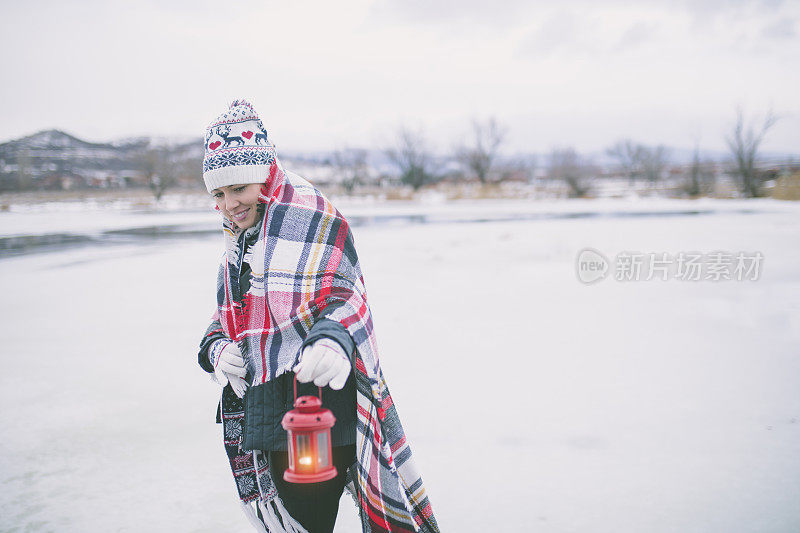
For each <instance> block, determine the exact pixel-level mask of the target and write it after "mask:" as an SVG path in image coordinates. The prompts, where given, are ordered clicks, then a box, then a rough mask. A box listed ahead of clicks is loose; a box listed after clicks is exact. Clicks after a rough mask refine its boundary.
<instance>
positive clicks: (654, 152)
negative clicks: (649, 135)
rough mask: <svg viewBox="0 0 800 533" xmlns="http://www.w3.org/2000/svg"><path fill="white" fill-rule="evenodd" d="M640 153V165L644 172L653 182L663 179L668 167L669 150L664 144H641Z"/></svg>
mask: <svg viewBox="0 0 800 533" xmlns="http://www.w3.org/2000/svg"><path fill="white" fill-rule="evenodd" d="M637 152H638V155H639V157H640V161H639V165H640V166H641V168H642V174H643V175H644V177H645V178H646V179H647V180H648V181H649V182H650V183H651V184H653V183H655V182H657V181H659V180H660V179H661V175H662V174H663V173H664V169H665V168H666V167H667V158H668V155H669V150H667V148H666V147H664V146H660V145H659V146H654V147H652V148H651V147H648V146H642V145H640V146H639V149H638V151H637Z"/></svg>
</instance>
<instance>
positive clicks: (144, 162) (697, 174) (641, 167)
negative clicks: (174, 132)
mask: <svg viewBox="0 0 800 533" xmlns="http://www.w3.org/2000/svg"><path fill="white" fill-rule="evenodd" d="M776 120H777V117H776V116H775V115H774V114H773V113H772V112H771V111H770V112H768V113H767V114H766V116H765V118H764V119H763V121H761V122H756V121H747V120H746V119H745V116H744V112H743V111H742V109H741V108H739V109H738V110H737V115H736V122H735V125H734V127H733V128H732V129H731V131H730V132H729V133H728V135H727V136H726V138H725V141H726V144H727V146H728V149H729V154H730V160H729V161H728V162H727V163H726V165H725V166H726V172H727V174H728V175H730V176H731V177H732V178H734V180H735V183H736V186H737V188H738V190H739V193H740V194H741V195H742V196H743V197H746V198H756V197H759V196H762V195H763V184H764V182H765V181H767V180H769V179H772V178H774V177H775V173H774V171H773V172H768V171H767V172H765V171H764V170H761V169H759V167H758V162H759V148H760V146H761V144H762V142H763V140H764V138H765V136H766V135H767V133H768V132H769V130H770V129H771V128H772V126H773V125H774V124H775V122H776ZM469 133H470V135H469V137H468V140H467V141H465V142H462V143H460V144H459V145H457V146H455V147H453V148H452V149H451V151H450V153H449V154H447V155H445V156H441V155H434V154H433V153H432V151H431V149H430V146H431V145H430V143H429V142H428V141H427V139H426V137H425V134H424V132H423V131H421V130H413V129H411V128H408V127H405V126H402V127H400V128H399V129H398V130H397V132H396V136H395V138H394V141H393V142H392V146H389V147H387V148H385V149H384V150H382V152H383V154H384V155H385V156H386V158H387V159H388V160H389V161H391V163H392V164H393V165H394V167H395V169H396V174H395V176H393V177H391V178H389V179H383V180H382V182H383V183H385V184H388V185H389V186H391V185H392V184H399V185H402V186H407V187H410V188H411V189H412V190H413V191H418V190H420V189H421V188H423V187H425V186H428V185H432V184H437V183H441V182H451V183H453V182H465V181H471V182H475V183H479V184H481V185H492V184H498V183H503V182H506V181H512V180H513V181H523V182H531V181H533V178H534V175H535V174H536V170H537V161H536V158H535V157H534V156H522V157H517V158H503V157H501V156H500V151H501V149H502V147H503V145H504V143H505V142H506V140H507V135H508V128H507V127H505V126H504V125H502V124H501V123H499V122H498V121H497V120H496V119H495V118H488V119H486V120H478V119H474V120H472V122H471V127H470V131H469ZM87 144H88V143H87ZM130 154H131V155H129V156H126V159H127V160H128V166H130V167H132V168H133V169H134V170H135V177H134V178H126V181H125V182H123V183H121V184H118V185H117V186H122V187H148V188H149V189H150V190H151V191H152V193H153V196H154V197H155V199H156V200H157V201H158V200H159V199H160V198H161V197H162V196H163V195H164V193H165V192H166V191H167V190H169V189H173V188H175V187H177V186H181V185H183V186H187V185H188V186H197V185H199V184H202V179H201V178H200V176H199V169H200V168H201V166H202V155H201V154H199V153H197V151H196V150H195V151H193V150H187V146H186V145H181V146H177V145H176V146H171V145H169V144H166V145H165V144H161V145H154V144H153V143H152V142H149V141H148V142H144V143H140V144H139V145H138V146H137V147H135V149H133V150H132V151H130ZM605 154H606V155H607V156H608V157H609V158H611V159H612V160H613V161H614V162H615V164H616V171H617V172H616V176H618V177H623V178H625V180H626V181H627V182H628V184H629V185H630V186H633V185H635V184H636V183H637V182H642V181H643V182H645V183H646V184H648V185H651V186H655V185H656V184H658V183H659V182H660V181H662V180H663V178H664V177H665V175H666V174H668V173H669V171H670V170H671V169H673V168H674V167H675V165H672V166H671V163H670V150H669V149H668V148H667V147H665V146H663V145H658V146H648V145H645V144H641V143H637V142H634V141H633V140H631V139H623V140H619V141H617V142H616V143H614V144H613V145H611V146H609V147H608V148H607V149H606V151H605ZM323 163H324V164H327V165H330V166H331V167H332V169H333V171H334V172H335V174H336V176H337V183H338V184H339V185H340V186H341V187H342V188H343V189H344V191H345V192H346V193H348V194H352V193H354V192H355V191H357V190H358V189H359V188H360V187H363V186H366V185H368V184H369V183H370V175H371V172H370V165H369V151H368V150H364V149H359V148H342V149H338V150H335V151H333V152H332V153H331V154H330V156H329V157H327V158H326V159H325V160H324V161H323ZM718 165H719V162H715V161H711V160H708V159H704V158H702V157H701V155H700V150H699V147H696V148H695V150H694V155H693V158H692V161H691V162H690V163H689V164H688V165H683V166H682V167H681V174H682V175H683V184H682V186H681V189H682V192H683V194H685V195H686V196H689V197H696V196H701V195H705V194H710V193H711V192H712V190H713V186H714V179H715V172H714V169H715V168H716V167H717V166H718ZM2 166H6V167H8V166H9V165H7V164H5V163H4V162H0V167H2ZM15 167H16V169H15V170H16V172H15V174H16V179H8V178H7V179H5V180H3V183H0V192H2V191H3V190H6V191H8V190H26V189H36V188H44V187H47V186H48V182H44V185H42V183H40V184H39V186H38V187H37V186H36V183H35V182H34V180H32V179H31V167H32V162H31V158H30V156H29V155H28V154H27V153H26V152H25V151H22V152H20V153H18V154H17V155H16V161H15ZM542 170H543V172H541V173H539V174H541V175H543V177H544V178H545V179H548V180H552V181H557V182H561V183H563V184H564V185H565V186H566V188H567V190H568V194H569V196H571V197H585V196H588V195H590V193H591V190H592V186H593V183H594V181H595V180H596V179H597V178H599V177H601V176H602V175H603V173H602V172H601V170H600V168H599V167H598V166H597V165H596V164H594V163H593V161H592V160H591V158H589V157H586V156H583V155H581V154H580V153H579V152H577V151H576V150H575V149H574V148H573V147H569V146H567V147H558V148H554V149H552V150H551V151H550V152H549V153H548V154H547V155H546V157H545V162H544V164H543V165H542ZM57 185H58V183H57V182H56V186H54V187H53V188H57ZM62 185H63V184H62ZM84 186H87V185H85V184H84ZM91 186H92V185H91V184H89V185H88V187H91ZM101 186H102V185H101ZM105 186H108V184H106V185H105Z"/></svg>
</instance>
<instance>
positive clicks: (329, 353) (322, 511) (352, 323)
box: [198, 100, 438, 533]
mask: <svg viewBox="0 0 800 533" xmlns="http://www.w3.org/2000/svg"><path fill="white" fill-rule="evenodd" d="M203 179H204V181H205V183H206V188H207V189H208V191H209V193H211V194H212V195H213V197H214V199H215V200H216V204H217V209H218V210H219V211H220V212H221V213H222V215H223V233H224V236H225V245H226V251H225V255H224V257H223V258H222V261H221V264H220V269H219V275H218V279H217V310H216V312H215V314H214V318H213V320H212V323H211V325H210V326H209V328H208V330H207V331H206V334H205V336H204V338H203V340H202V342H201V346H200V352H199V354H198V362H199V363H200V366H201V367H203V369H204V370H206V371H207V372H209V373H211V374H212V375H213V376H214V377H215V379H216V380H217V381H218V382H219V383H220V384H221V385H223V387H224V388H223V390H222V396H221V400H220V404H219V407H218V410H217V422H222V423H223V435H224V441H225V448H226V451H227V453H228V458H229V460H230V464H231V468H232V470H233V474H234V478H235V480H236V485H237V489H238V492H239V497H240V499H241V501H242V505H243V508H244V510H245V514H247V516H248V518H249V519H250V521H251V522H252V523H253V525H254V526H255V527H256V529H258V530H260V531H270V532H273V533H274V532H280V531H303V530H307V531H311V532H312V533H313V532H316V531H332V530H333V525H334V522H335V520H336V512H337V510H338V501H339V498H340V496H341V494H342V490H343V488H347V490H348V492H350V494H351V495H352V496H353V498H354V500H355V501H356V503H357V505H358V508H359V514H360V517H361V522H362V527H363V530H364V531H426V532H427V531H438V527H437V525H436V520H435V519H434V516H433V512H432V510H431V507H430V503H429V501H428V498H427V496H426V495H425V490H424V488H423V487H422V479H421V477H420V475H419V473H418V472H417V471H416V469H415V467H414V462H413V460H412V457H411V450H410V448H409V446H408V443H407V442H406V438H405V435H404V433H403V428H402V426H401V424H400V420H399V418H398V416H397V412H396V410H395V408H394V405H393V402H392V398H391V396H390V394H389V390H388V388H387V387H386V382H385V381H384V378H383V374H382V372H381V369H380V365H379V363H378V351H377V345H376V342H375V335H374V332H373V327H372V318H371V313H370V309H369V305H368V304H367V299H366V290H365V288H364V280H363V277H362V275H361V270H360V266H359V262H358V256H357V255H356V251H355V247H354V243H353V237H352V234H351V232H350V229H349V226H348V224H347V221H346V220H345V219H344V217H343V216H342V215H341V213H339V211H338V210H336V208H335V207H334V206H333V205H332V204H331V203H330V202H329V201H328V199H327V198H325V197H324V196H323V195H322V193H320V192H319V191H318V190H317V189H315V188H314V187H313V186H312V185H311V184H309V183H308V182H307V181H305V180H304V179H303V178H301V177H299V176H297V175H295V174H292V173H291V172H286V171H284V170H283V168H282V166H281V164H280V163H279V161H278V159H277V157H276V154H275V148H274V146H273V145H272V144H271V143H270V142H269V141H268V139H267V132H266V130H265V129H264V127H263V125H262V123H261V120H260V119H259V117H258V115H257V113H256V112H255V110H254V109H253V107H252V106H251V105H250V104H249V103H248V102H246V101H243V100H237V101H234V102H233V103H232V104H231V105H230V107H229V109H228V110H226V111H225V112H224V113H222V114H221V115H220V116H219V117H217V119H216V120H214V121H213V122H212V123H211V125H210V126H209V127H208V128H207V130H206V135H205V158H204V160H203ZM295 375H296V377H297V380H298V381H299V382H301V383H304V384H305V385H301V386H299V387H298V395H300V394H305V393H309V394H314V393H315V392H316V390H317V389H316V387H317V386H320V387H324V389H323V402H324V404H325V407H327V408H329V409H331V410H332V411H333V413H334V416H335V417H336V420H337V422H336V425H334V427H333V429H332V432H331V442H332V445H333V460H334V464H335V466H336V468H337V471H338V472H339V475H338V476H337V477H336V478H334V479H332V480H330V481H326V482H323V483H316V484H309V485H300V484H293V483H287V482H285V481H283V477H282V472H283V470H284V469H285V468H286V464H287V454H286V448H287V446H286V433H285V432H284V431H283V428H282V427H281V426H280V420H281V419H282V417H283V415H284V413H285V412H286V411H287V410H289V409H291V404H292V399H293V391H292V386H291V385H292V383H293V381H294V377H295ZM304 387H305V388H304Z"/></svg>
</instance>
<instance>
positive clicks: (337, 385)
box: [293, 338, 352, 390]
mask: <svg viewBox="0 0 800 533" xmlns="http://www.w3.org/2000/svg"><path fill="white" fill-rule="evenodd" d="M351 368H352V367H351V365H350V358H349V357H347V354H346V353H345V351H344V349H343V348H342V346H341V345H340V344H339V343H338V342H336V341H335V340H333V339H329V338H322V339H319V340H318V341H316V342H314V343H313V344H311V345H310V346H306V347H305V348H304V349H303V353H302V355H301V356H300V362H299V363H298V364H297V365H296V366H295V367H294V369H293V370H294V372H295V374H297V380H298V381H300V382H302V383H308V382H309V381H313V382H314V385H316V386H317V387H324V386H326V385H329V386H330V388H332V389H335V390H340V389H341V388H342V387H344V384H345V382H346V381H347V377H348V376H349V375H350V370H351Z"/></svg>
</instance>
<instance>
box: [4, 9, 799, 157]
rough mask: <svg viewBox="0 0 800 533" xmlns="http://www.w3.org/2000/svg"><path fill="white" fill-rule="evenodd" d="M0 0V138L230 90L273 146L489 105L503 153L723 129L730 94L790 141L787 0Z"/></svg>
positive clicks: (313, 142)
mask: <svg viewBox="0 0 800 533" xmlns="http://www.w3.org/2000/svg"><path fill="white" fill-rule="evenodd" d="M2 1H3V3H2V17H0V45H2V49H3V54H2V56H0V72H2V77H3V80H2V84H0V117H2V120H0V141H6V140H9V139H12V138H17V137H21V136H25V135H29V134H31V133H34V132H35V131H37V130H41V129H46V128H59V129H63V130H65V131H67V132H70V133H72V134H74V135H77V136H78V137H81V138H85V139H88V140H93V141H106V140H110V139H115V138H120V137H127V136H135V135H148V134H153V135H180V136H192V135H197V136H199V135H201V134H202V130H203V129H204V127H205V125H206V123H208V122H209V121H210V120H211V119H213V118H214V117H215V116H216V115H217V114H219V113H220V112H221V111H223V110H224V109H225V107H226V106H227V103H228V102H230V101H231V100H232V99H234V98H247V99H249V100H250V101H251V102H252V103H253V104H254V105H255V107H256V109H257V110H258V111H259V113H260V114H261V116H262V119H263V121H264V124H265V125H266V127H267V129H268V130H269V132H270V136H271V138H272V139H273V141H274V142H276V144H277V145H278V148H279V150H280V149H287V150H293V151H296V150H317V149H334V148H341V147H344V146H370V147H384V146H386V145H387V144H388V143H390V142H391V141H392V139H393V137H394V133H395V132H396V130H397V128H398V126H400V125H401V124H405V125H407V126H409V127H412V128H416V129H420V130H424V131H425V132H426V134H427V136H428V138H429V139H430V140H431V142H432V144H433V145H434V146H435V147H437V148H438V149H439V150H448V149H449V148H450V147H452V146H453V145H454V144H456V143H458V142H459V140H461V139H462V138H463V137H464V136H465V135H466V132H467V131H468V128H469V123H470V120H471V119H472V118H486V117H489V116H494V117H496V118H497V119H498V120H499V121H500V122H502V123H503V124H505V125H506V126H507V127H508V141H507V143H506V151H507V152H509V153H510V152H512V151H535V152H542V151H547V150H549V149H551V148H553V147H555V146H568V145H569V146H574V147H576V148H577V149H578V150H581V151H597V150H602V149H603V148H605V147H607V146H608V145H610V144H611V143H613V142H614V141H616V140H618V139H622V138H632V139H634V140H636V141H640V142H644V143H648V144H657V143H662V144H666V145H670V146H673V147H686V148H691V147H692V146H694V145H695V143H699V145H700V146H701V147H702V148H705V149H723V148H724V146H725V145H724V135H725V133H726V132H727V131H728V130H729V129H730V127H731V125H732V123H733V121H734V118H735V110H736V106H737V105H741V106H743V108H744V109H745V111H746V113H747V115H748V116H749V117H753V118H758V117H763V115H764V113H765V112H766V111H767V110H768V109H769V108H772V109H773V110H774V111H775V112H776V113H777V114H779V115H780V116H781V117H782V118H781V120H780V121H779V122H778V124H777V125H776V126H775V127H774V129H773V130H771V132H770V134H769V136H768V137H767V139H766V141H765V144H764V148H765V149H766V150H772V151H783V152H792V153H800V2H798V1H780V0H752V1H750V0H732V1H727V2H726V1H722V0H708V1H707V0H695V1H691V0H687V1H675V2H667V1H661V2H656V1H649V0H638V1H637V2H630V1H625V2H616V1H591V0H587V1H562V2H558V3H557V2H550V1H545V2H538V1H531V0H520V1H517V0H512V1H507V2H502V1H501V2H486V1H485V0H483V1H477V0H458V1H445V0H411V1H402V2H401V1H394V2H392V1H381V0H356V1H344V0H343V1H339V2H331V1H329V0H328V1H323V2H305V1H300V0H295V1H286V0H282V1H280V2H266V1H261V2H259V1H248V0H238V1H236V2H220V1H217V2H210V1H205V0H176V1H169V0H166V1H165V0H137V1H135V2H128V1H107V0H104V1H96V2H95V1H83V2H81V1H75V2H61V1H58V2H56V1H44V0H41V1H37V0H27V1H25V2H18V1H15V2H8V1H5V0H2ZM220 5H224V6H226V7H225V8H219V7H217V6H220ZM227 6H235V7H227ZM498 6H499V7H498Z"/></svg>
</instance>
